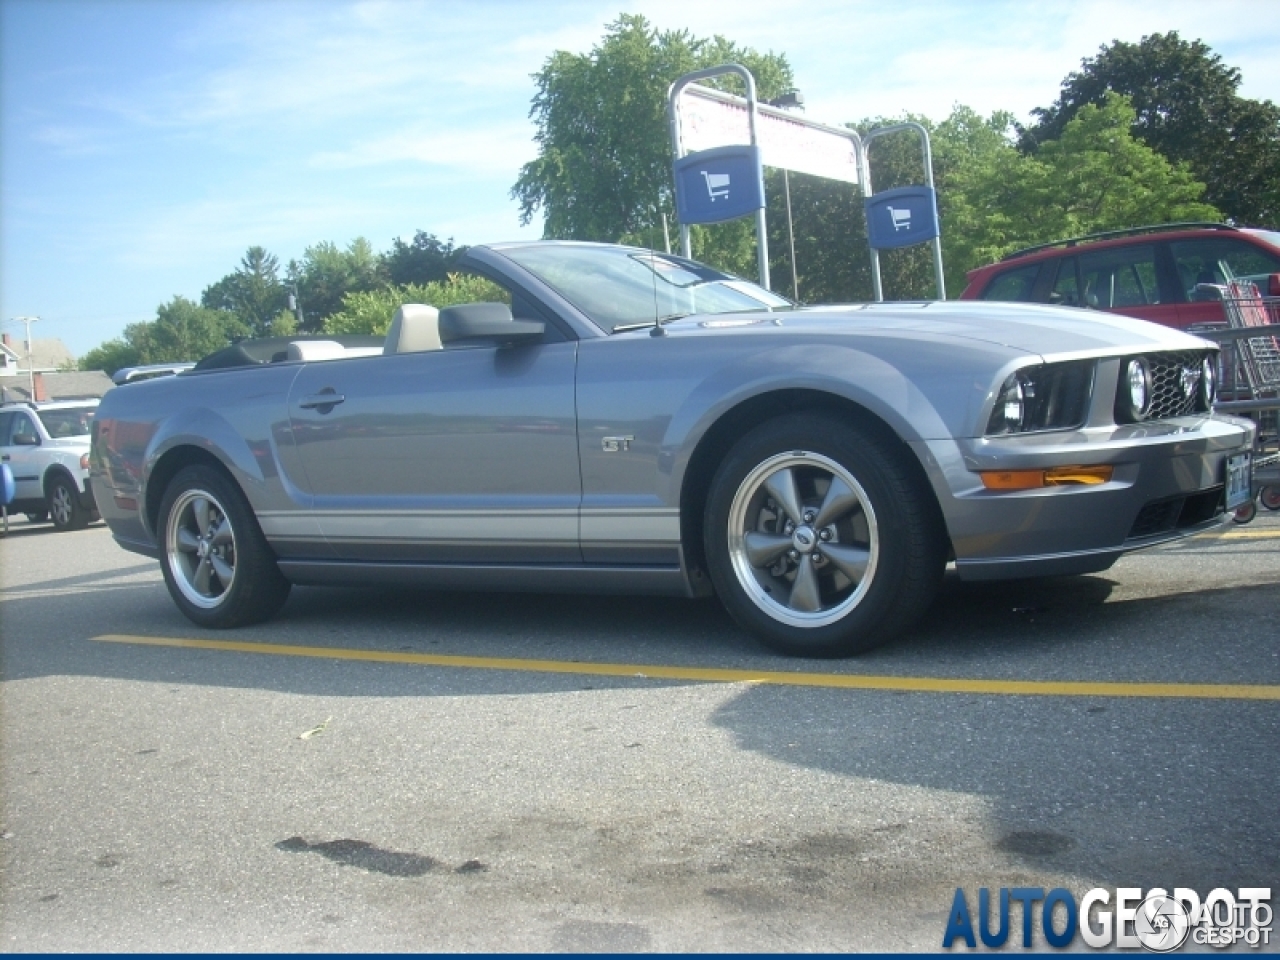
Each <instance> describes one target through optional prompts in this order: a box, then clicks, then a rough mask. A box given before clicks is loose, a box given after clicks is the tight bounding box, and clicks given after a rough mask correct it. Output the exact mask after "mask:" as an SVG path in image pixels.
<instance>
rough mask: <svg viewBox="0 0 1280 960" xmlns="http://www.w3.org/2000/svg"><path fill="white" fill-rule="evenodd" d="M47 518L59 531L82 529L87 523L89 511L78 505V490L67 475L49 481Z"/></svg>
mask: <svg viewBox="0 0 1280 960" xmlns="http://www.w3.org/2000/svg"><path fill="white" fill-rule="evenodd" d="M48 502H49V519H51V520H52V521H53V526H54V528H55V529H57V530H59V531H67V530H83V529H84V528H85V527H87V526H88V525H89V511H88V510H86V509H85V508H84V507H82V506H80V491H79V490H77V489H76V485H75V483H74V482H73V481H71V480H70V479H68V478H67V477H54V478H53V480H51V481H50V482H49V493H48Z"/></svg>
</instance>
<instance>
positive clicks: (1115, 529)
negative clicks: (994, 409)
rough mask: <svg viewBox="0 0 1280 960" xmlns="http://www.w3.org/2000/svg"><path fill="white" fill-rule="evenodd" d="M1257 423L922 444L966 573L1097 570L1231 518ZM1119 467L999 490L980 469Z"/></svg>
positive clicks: (1174, 423)
mask: <svg viewBox="0 0 1280 960" xmlns="http://www.w3.org/2000/svg"><path fill="white" fill-rule="evenodd" d="M1253 434H1254V426H1253V424H1252V423H1250V422H1249V421H1247V420H1240V419H1237V418H1235V417H1227V416H1221V415H1215V416H1201V417H1194V418H1182V419H1178V420H1169V421H1164V422H1160V423H1151V424H1139V425H1134V426H1126V427H1110V428H1106V429H1091V430H1081V431H1075V432H1072V433H1067V434H1062V433H1059V434H1041V435H1033V436H1023V437H999V438H979V439H971V440H960V441H926V442H923V443H921V444H919V445H918V446H917V453H918V454H920V456H921V459H922V462H924V464H925V467H926V470H927V471H928V472H929V474H930V479H931V481H932V482H933V485H934V490H935V492H936V493H937V494H938V500H939V503H940V505H941V507H942V512H943V516H944V517H945V519H946V523H947V531H948V534H949V535H950V537H951V543H952V548H953V550H954V553H955V559H956V570H957V572H958V573H959V574H960V576H961V577H962V578H963V579H966V580H1001V579H1009V578H1016V577H1034V576H1053V575H1062V574H1078V573H1093V572H1096V571H1099V570H1105V569H1107V568H1108V567H1109V566H1111V565H1112V564H1113V563H1115V561H1116V560H1117V559H1118V558H1119V557H1121V556H1122V555H1124V554H1125V553H1128V552H1130V551H1132V550H1140V549H1143V548H1145V547H1150V546H1155V545H1156V544H1160V543H1166V542H1168V541H1170V540H1177V539H1181V538H1182V537H1187V536H1191V535H1193V534H1196V533H1202V532H1204V531H1206V530H1212V529H1216V528H1217V527H1219V526H1220V525H1221V524H1222V523H1224V522H1226V520H1227V514H1226V513H1225V510H1224V506H1225V496H1224V491H1225V479H1226V463H1227V459H1228V457H1230V456H1232V455H1234V454H1238V453H1243V452H1246V451H1248V450H1250V449H1252V446H1253ZM1095 464H1110V465H1111V466H1113V467H1114V474H1113V476H1112V479H1111V480H1110V481H1109V482H1107V483H1103V484H1097V485H1095V486H1061V487H1044V488H1040V489H1034V490H1014V491H995V490H987V489H986V488H985V487H984V486H983V485H982V480H981V478H980V476H979V474H978V471H982V470H1034V469H1043V468H1047V467H1055V466H1068V465H1082V466H1083V465H1095Z"/></svg>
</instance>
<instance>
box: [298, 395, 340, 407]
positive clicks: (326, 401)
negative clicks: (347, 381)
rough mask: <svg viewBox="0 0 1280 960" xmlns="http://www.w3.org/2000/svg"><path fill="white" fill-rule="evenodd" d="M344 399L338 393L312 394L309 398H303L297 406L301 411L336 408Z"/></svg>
mask: <svg viewBox="0 0 1280 960" xmlns="http://www.w3.org/2000/svg"><path fill="white" fill-rule="evenodd" d="M345 399H347V398H346V397H344V396H343V395H342V394H340V393H313V394H312V395H311V396H309V397H303V398H302V402H301V403H300V404H298V406H300V407H302V409H303V410H314V409H316V408H317V407H333V406H337V405H338V404H339V403H341V402H342V401H343V400H345Z"/></svg>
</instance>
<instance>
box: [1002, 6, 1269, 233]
mask: <svg viewBox="0 0 1280 960" xmlns="http://www.w3.org/2000/svg"><path fill="white" fill-rule="evenodd" d="M1239 87H1240V71H1239V70H1238V69H1236V68H1235V67H1229V66H1227V65H1226V64H1224V63H1223V62H1222V58H1221V57H1219V56H1218V55H1217V54H1216V53H1214V52H1213V51H1212V50H1211V49H1210V48H1209V47H1208V46H1206V45H1205V44H1204V43H1202V42H1201V41H1199V40H1192V41H1187V40H1183V39H1182V38H1181V37H1180V36H1179V35H1178V34H1177V33H1176V32H1170V33H1165V34H1159V33H1156V34H1151V35H1150V36H1147V37H1143V38H1142V40H1141V41H1140V42H1139V43H1124V42H1121V41H1116V42H1114V43H1113V44H1111V45H1110V46H1109V47H1108V46H1104V47H1101V48H1099V52H1098V55H1097V56H1096V57H1092V58H1086V59H1085V60H1083V61H1081V69H1080V70H1078V71H1075V72H1073V73H1071V74H1069V75H1068V76H1067V78H1066V79H1065V80H1064V81H1063V84H1062V90H1061V93H1060V94H1059V96H1058V99H1057V100H1056V101H1055V102H1054V103H1053V104H1052V105H1051V106H1049V107H1047V108H1041V109H1037V110H1035V111H1033V112H1034V113H1035V115H1036V116H1037V117H1038V120H1037V122H1036V123H1035V124H1034V125H1032V126H1031V127H1030V128H1028V129H1027V130H1026V131H1025V132H1024V135H1023V138H1022V146H1023V149H1024V150H1026V151H1028V152H1034V151H1035V150H1037V149H1038V148H1039V146H1040V144H1042V143H1044V142H1046V141H1051V140H1057V139H1059V138H1060V137H1061V136H1062V134H1063V132H1064V130H1065V128H1066V125H1067V124H1068V123H1069V122H1070V121H1071V120H1072V119H1074V118H1075V117H1076V116H1077V114H1078V113H1079V112H1080V111H1081V110H1082V109H1083V108H1084V107H1085V106H1087V105H1090V104H1091V105H1093V106H1097V107H1101V106H1103V105H1104V104H1105V102H1106V98H1107V95H1108V94H1109V93H1112V92H1115V93H1121V94H1124V95H1125V96H1127V97H1129V99H1130V101H1131V102H1132V104H1133V108H1134V111H1135V113H1134V119H1133V123H1132V131H1133V134H1134V135H1135V136H1136V137H1138V138H1139V139H1140V140H1142V141H1143V142H1144V143H1146V144H1147V145H1148V146H1150V147H1152V148H1154V149H1155V150H1157V151H1159V152H1160V153H1161V154H1163V155H1164V156H1165V157H1167V158H1168V159H1169V160H1170V161H1172V162H1174V163H1179V162H1182V163H1186V164H1188V165H1189V166H1190V168H1191V170H1192V172H1193V173H1194V174H1195V176H1196V178H1197V179H1199V180H1202V181H1203V182H1204V183H1205V184H1206V185H1207V190H1206V193H1205V199H1206V200H1207V201H1208V202H1209V203H1212V204H1213V205H1214V206H1216V207H1218V208H1219V209H1220V210H1221V211H1222V212H1223V213H1224V214H1226V215H1227V216H1229V217H1231V218H1233V219H1235V220H1237V221H1239V222H1241V223H1253V224H1259V225H1276V224H1280V107H1277V106H1276V105H1275V104H1273V103H1272V102H1271V101H1269V100H1264V101H1258V100H1249V99H1246V98H1243V97H1240V96H1239V95H1238V93H1237V91H1238V89H1239Z"/></svg>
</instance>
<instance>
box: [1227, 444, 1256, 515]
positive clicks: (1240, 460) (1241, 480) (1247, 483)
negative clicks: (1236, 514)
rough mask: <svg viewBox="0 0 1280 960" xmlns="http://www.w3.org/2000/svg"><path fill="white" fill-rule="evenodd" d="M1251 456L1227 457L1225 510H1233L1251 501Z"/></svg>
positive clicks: (1244, 454) (1243, 454)
mask: <svg viewBox="0 0 1280 960" xmlns="http://www.w3.org/2000/svg"><path fill="white" fill-rule="evenodd" d="M1252 467H1253V454H1251V453H1237V454H1236V455H1235V456H1234V457H1227V510H1228V511H1230V510H1234V509H1235V508H1236V507H1238V506H1240V505H1241V504H1245V503H1248V502H1249V501H1250V500H1252V499H1253V469H1252Z"/></svg>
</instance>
